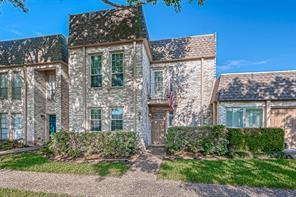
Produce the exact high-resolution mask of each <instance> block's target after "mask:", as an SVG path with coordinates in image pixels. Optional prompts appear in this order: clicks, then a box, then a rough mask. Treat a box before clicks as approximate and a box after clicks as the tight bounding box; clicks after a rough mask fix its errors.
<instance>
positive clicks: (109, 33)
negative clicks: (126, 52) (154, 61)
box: [69, 7, 148, 46]
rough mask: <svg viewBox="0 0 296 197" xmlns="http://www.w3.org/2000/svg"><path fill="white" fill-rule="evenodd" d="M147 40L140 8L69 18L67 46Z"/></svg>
mask: <svg viewBox="0 0 296 197" xmlns="http://www.w3.org/2000/svg"><path fill="white" fill-rule="evenodd" d="M141 38H148V32H147V28H146V23H145V19H144V14H143V10H142V7H138V8H135V7H129V8H125V9H112V10H104V11H99V12H90V13H84V14H78V15H72V16H70V32H69V46H80V45H88V44H97V43H106V42H114V41H126V40H133V39H141Z"/></svg>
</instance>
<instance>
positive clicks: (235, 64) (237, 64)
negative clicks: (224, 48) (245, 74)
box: [219, 59, 270, 71]
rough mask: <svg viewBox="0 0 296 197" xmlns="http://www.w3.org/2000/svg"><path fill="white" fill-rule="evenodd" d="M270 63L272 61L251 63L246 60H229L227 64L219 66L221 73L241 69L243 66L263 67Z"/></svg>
mask: <svg viewBox="0 0 296 197" xmlns="http://www.w3.org/2000/svg"><path fill="white" fill-rule="evenodd" d="M269 62H270V61H269V60H268V59H266V60H258V61H250V60H244V59H239V60H228V61H227V62H226V63H225V64H223V65H221V66H219V69H220V70H221V71H226V70H231V69H236V68H241V67H243V66H255V65H263V64H267V63H269Z"/></svg>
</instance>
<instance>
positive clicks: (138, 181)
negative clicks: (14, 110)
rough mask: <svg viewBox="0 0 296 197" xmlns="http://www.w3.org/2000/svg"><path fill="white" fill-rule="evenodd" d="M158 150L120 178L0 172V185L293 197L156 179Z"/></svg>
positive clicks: (79, 192) (91, 192) (84, 192)
mask: <svg viewBox="0 0 296 197" xmlns="http://www.w3.org/2000/svg"><path fill="white" fill-rule="evenodd" d="M161 157H162V153H160V154H156V153H155V152H154V150H152V151H151V152H148V153H147V154H145V155H143V156H141V157H140V158H139V159H138V160H137V161H136V162H135V163H134V164H133V166H132V167H131V170H130V171H129V172H127V173H126V174H125V175H124V176H122V177H99V176H85V175H70V174H52V173H35V172H20V171H9V170H1V171H0V187H2V188H17V189H23V190H29V191H36V192H50V193H66V194H69V195H73V196H176V197H182V196H211V197H212V196H225V195H226V196H296V190H294V191H293V190H272V189H259V188H247V187H234V186H223V185H206V184H189V183H183V182H176V181H164V180H157V177H156V172H157V171H158V169H159V165H160V163H161Z"/></svg>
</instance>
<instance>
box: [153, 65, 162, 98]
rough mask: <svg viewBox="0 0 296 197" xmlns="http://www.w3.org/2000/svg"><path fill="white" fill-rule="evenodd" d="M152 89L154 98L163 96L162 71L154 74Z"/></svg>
mask: <svg viewBox="0 0 296 197" xmlns="http://www.w3.org/2000/svg"><path fill="white" fill-rule="evenodd" d="M152 87H153V88H152V90H153V94H152V95H153V96H156V97H157V96H163V91H164V90H163V72H162V71H161V70H159V71H154V72H153V80H152Z"/></svg>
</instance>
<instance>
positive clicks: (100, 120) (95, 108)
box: [89, 107, 102, 132]
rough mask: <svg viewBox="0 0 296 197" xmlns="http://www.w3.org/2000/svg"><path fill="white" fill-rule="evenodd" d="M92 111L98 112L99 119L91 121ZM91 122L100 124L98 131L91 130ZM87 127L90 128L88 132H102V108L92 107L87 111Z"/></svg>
mask: <svg viewBox="0 0 296 197" xmlns="http://www.w3.org/2000/svg"><path fill="white" fill-rule="evenodd" d="M92 110H99V111H100V117H99V118H98V119H93V118H92ZM93 121H98V122H99V124H100V127H101V128H100V129H99V130H94V129H93V127H92V122H93ZM89 126H90V128H89V130H90V131H94V132H95V131H102V108H98V107H93V108H90V110H89Z"/></svg>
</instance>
